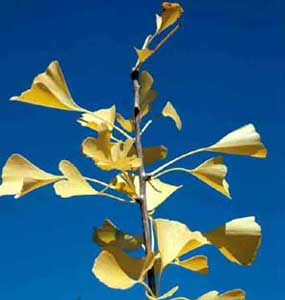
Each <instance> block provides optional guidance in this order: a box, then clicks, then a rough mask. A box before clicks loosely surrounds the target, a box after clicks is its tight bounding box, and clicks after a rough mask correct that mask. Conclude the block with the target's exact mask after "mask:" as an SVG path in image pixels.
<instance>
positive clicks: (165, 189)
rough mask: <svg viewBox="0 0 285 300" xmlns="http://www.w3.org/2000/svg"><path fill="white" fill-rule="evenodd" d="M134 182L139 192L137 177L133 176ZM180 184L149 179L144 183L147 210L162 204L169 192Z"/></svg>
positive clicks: (172, 191) (173, 190) (171, 192)
mask: <svg viewBox="0 0 285 300" xmlns="http://www.w3.org/2000/svg"><path fill="white" fill-rule="evenodd" d="M134 184H135V186H136V191H137V193H138V194H139V178H138V177H135V181H134ZM181 187H182V186H181V185H180V186H177V185H171V184H168V183H164V182H162V181H161V180H159V179H150V180H148V181H147V183H146V195H147V201H146V202H147V210H148V211H152V210H154V209H155V208H157V207H158V206H159V205H160V204H162V203H163V202H164V201H165V200H166V199H167V198H168V197H170V195H171V194H173V193H174V192H175V191H176V190H178V189H179V188H181Z"/></svg>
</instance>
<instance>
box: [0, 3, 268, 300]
mask: <svg viewBox="0 0 285 300" xmlns="http://www.w3.org/2000/svg"><path fill="white" fill-rule="evenodd" d="M182 13H183V8H182V7H181V6H180V5H179V4H178V3H168V2H164V3H163V4H162V13H161V15H157V16H156V30H155V32H154V33H153V34H151V35H148V36H147V37H146V38H145V40H144V42H143V45H142V47H141V48H135V50H136V53H137V61H136V63H135V65H134V67H133V68H132V70H131V80H132V83H133V95H134V105H133V113H132V115H131V116H129V117H128V118H125V117H124V116H123V115H121V114H120V113H119V112H117V110H116V107H115V105H113V106H111V107H109V108H103V109H99V110H96V111H93V110H88V109H86V108H83V107H81V106H79V105H78V104H77V103H76V102H75V101H74V100H73V98H72V96H71V94H70V92H69V89H68V86H67V84H66V81H65V79H64V76H63V73H62V70H61V68H60V65H59V63H58V62H57V61H53V62H51V63H50V65H49V66H48V67H47V69H46V70H45V72H43V73H41V74H39V75H38V76H36V77H35V79H34V81H33V83H32V86H31V88H30V89H28V90H26V91H24V92H23V93H22V94H21V95H20V96H15V97H12V98H11V100H13V101H20V102H24V103H30V104H34V105H40V106H45V107H50V108H54V109H61V110H66V111H73V112H76V113H79V114H80V116H79V117H78V120H77V121H78V123H79V124H80V125H82V126H85V127H88V128H90V129H91V130H93V131H94V132H96V134H95V135H94V136H93V135H92V136H91V137H87V138H86V139H85V140H84V141H83V142H82V145H81V150H82V153H83V154H84V155H85V156H86V157H88V158H90V159H91V160H92V161H93V163H94V164H95V165H96V166H97V167H98V168H100V169H102V170H104V171H111V170H113V171H114V170H115V171H116V172H117V173H116V176H115V177H113V178H112V177H111V178H110V180H109V182H103V181H101V180H100V179H97V178H93V177H89V176H88V177H86V176H85V175H83V174H81V172H80V171H79V170H78V168H77V167H76V166H75V165H74V164H73V163H71V162H70V161H67V160H62V161H60V162H59V173H58V174H50V173H47V172H46V171H43V170H41V169H40V168H38V167H37V166H35V165H34V164H32V163H31V162H30V161H29V160H27V159H26V158H25V157H23V156H21V155H20V154H12V155H11V156H10V157H9V158H8V160H7V162H6V164H5V165H4V167H3V171H2V184H1V186H0V195H1V196H4V195H14V197H15V198H20V197H22V196H24V195H26V194H28V193H30V192H32V191H33V190H35V189H38V188H40V187H43V186H45V185H48V184H53V187H54V190H55V193H56V194H57V195H58V196H60V197H62V198H69V197H73V196H86V195H89V196H90V195H92V196H96V197H103V196H104V197H109V198H112V199H114V200H117V201H122V202H126V203H129V204H131V205H137V206H138V208H139V209H140V212H141V219H142V234H141V235H132V234H130V233H125V232H123V231H122V230H120V229H119V228H118V227H117V226H116V225H115V224H114V223H113V222H112V221H111V220H108V219H107V220H105V221H104V222H103V224H102V226H101V227H99V228H96V230H95V231H94V233H93V240H94V242H95V243H96V244H97V245H98V246H99V247H100V253H99V255H98V257H97V258H96V259H95V262H94V265H93V268H92V271H93V273H94V275H95V276H96V277H97V278H98V279H99V280H100V281H101V282H102V283H103V284H105V285H107V286H108V287H110V288H114V289H128V288H131V287H132V286H134V285H136V284H140V285H142V286H143V288H144V289H145V294H146V296H147V297H148V298H149V299H150V300H155V299H165V298H169V299H172V300H174V299H176V300H178V299H188V298H186V297H177V296H174V294H175V293H176V292H177V290H178V286H175V287H173V288H170V289H169V290H168V291H166V292H165V293H163V294H160V292H159V286H160V281H161V278H162V273H163V271H164V270H165V269H166V268H167V267H168V266H169V265H172V264H175V265H177V266H180V267H182V268H184V269H187V270H190V271H193V272H197V273H201V274H207V273H208V271H209V266H208V259H207V257H206V256H205V255H193V254H192V251H193V250H197V249H199V248H200V247H203V246H205V245H208V246H213V247H216V248H217V249H218V251H219V252H220V253H221V254H222V255H223V256H224V257H225V258H226V259H228V260H229V261H231V262H233V263H236V264H240V265H251V264H252V263H253V261H254V259H255V257H256V252H257V249H258V247H259V245H260V240H261V227H260V225H259V224H258V223H257V222H256V221H255V218H254V217H252V216H250V217H243V218H239V219H234V220H231V221H229V222H227V223H226V224H224V225H221V226H220V227H218V228H216V229H214V230H211V231H209V232H200V231H193V230H192V229H190V228H189V227H187V225H185V224H183V223H181V222H178V221H175V220H168V219H162V218H157V217H156V209H157V208H158V206H159V205H160V204H161V203H163V202H164V201H165V200H166V199H167V198H169V197H170V196H171V195H172V194H173V193H174V192H175V191H177V190H178V189H180V188H181V187H182V186H181V185H175V184H170V183H168V182H165V181H164V179H163V180H162V179H161V177H162V176H164V175H166V174H167V173H170V172H185V173H188V174H190V175H193V176H195V177H196V178H198V179H199V180H201V181H202V182H204V183H205V184H207V185H209V186H210V187H212V188H213V189H215V190H216V191H218V192H219V193H221V194H223V195H224V196H226V197H228V198H230V197H231V196H230V192H229V184H228V183H227V181H226V178H225V177H226V174H227V167H226V165H225V164H224V159H223V157H222V156H214V157H211V158H209V159H208V160H206V161H205V162H203V163H202V164H200V165H198V166H197V167H196V168H194V169H187V168H184V167H183V165H182V166H179V165H177V163H179V162H180V161H181V160H183V159H184V158H186V157H189V156H191V155H194V154H197V153H200V152H210V153H212V152H214V153H224V154H235V155H245V156H250V157H259V158H264V157H266V154H267V152H266V149H265V147H264V145H263V144H262V142H261V140H260V136H259V134H258V133H257V132H256V130H255V127H254V126H253V125H252V124H247V125H244V126H243V127H241V128H238V129H236V130H233V131H232V132H230V133H228V134H226V135H225V136H224V137H222V138H220V139H218V140H217V141H216V142H215V143H213V144H212V145H209V146H203V147H201V148H199V149H195V150H191V151H188V152H186V153H184V154H182V155H180V156H178V157H176V158H174V159H172V160H169V161H168V162H166V163H164V164H162V165H160V166H159V167H158V168H156V169H152V170H151V169H150V170H149V168H151V165H152V164H153V163H154V162H156V161H158V160H162V159H165V158H166V157H167V154H168V150H167V148H166V147H165V146H162V145H155V146H152V147H149V148H145V147H143V145H142V135H143V133H144V132H145V131H146V130H147V129H148V128H149V126H150V125H151V123H152V122H153V121H154V119H147V118H148V113H149V112H150V111H151V109H152V106H153V102H154V100H155V99H156V97H157V92H156V91H155V90H154V89H153V87H152V86H153V78H152V76H151V75H150V73H149V72H148V71H146V70H141V69H142V66H143V64H144V63H145V62H146V61H147V60H148V59H150V57H151V56H153V55H154V54H155V53H157V52H158V50H159V49H160V48H161V46H163V45H164V44H165V43H166V42H167V41H168V40H169V39H170V37H171V36H172V35H173V34H175V33H176V32H177V31H178V29H179V28H180V24H177V23H178V21H179V19H180V17H181V15H182ZM159 114H160V116H161V117H166V118H170V119H172V120H173V121H174V124H175V126H176V127H177V129H178V130H181V129H182V121H181V119H180V117H179V115H178V113H177V111H176V110H175V108H174V106H173V104H172V103H171V102H167V103H166V104H165V106H164V108H163V109H162V111H161V112H160V113H159ZM146 168H148V169H146ZM112 174H113V173H112ZM139 249H141V250H143V252H144V255H143V256H142V257H140V258H138V257H137V255H136V256H135V255H132V252H133V251H136V250H139ZM190 297H191V299H200V300H218V299H229V300H243V299H245V292H244V291H243V290H241V289H236V290H230V291H226V292H222V293H220V292H218V291H210V292H207V293H206V294H204V295H202V296H200V297H198V298H197V297H195V296H194V297H193V296H192V295H191V296H190Z"/></svg>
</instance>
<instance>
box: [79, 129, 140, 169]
mask: <svg viewBox="0 0 285 300" xmlns="http://www.w3.org/2000/svg"><path fill="white" fill-rule="evenodd" d="M133 143H134V141H133V140H131V139H127V140H126V141H124V142H117V143H111V142H110V132H108V131H101V132H99V135H98V138H91V137H89V138H87V139H85V140H84V141H83V144H82V152H83V153H84V154H85V155H86V156H87V157H90V158H92V159H93V160H94V162H95V164H96V165H97V166H98V167H99V168H101V169H103V170H113V169H117V170H121V171H127V170H136V169H137V168H139V166H140V165H141V160H140V159H139V158H138V157H137V156H136V155H135V154H132V155H129V152H130V150H131V148H132V147H133Z"/></svg>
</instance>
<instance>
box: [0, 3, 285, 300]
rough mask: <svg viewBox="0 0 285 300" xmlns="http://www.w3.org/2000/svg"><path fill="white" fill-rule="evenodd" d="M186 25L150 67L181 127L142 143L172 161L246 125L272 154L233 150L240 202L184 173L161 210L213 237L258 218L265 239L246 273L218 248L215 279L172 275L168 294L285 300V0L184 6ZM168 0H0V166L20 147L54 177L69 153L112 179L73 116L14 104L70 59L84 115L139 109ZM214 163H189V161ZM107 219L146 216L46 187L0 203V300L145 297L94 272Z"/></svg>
mask: <svg viewBox="0 0 285 300" xmlns="http://www.w3.org/2000/svg"><path fill="white" fill-rule="evenodd" d="M180 3H181V5H182V6H183V7H184V9H185V14H184V17H183V27H182V29H181V30H180V31H179V32H178V33H177V34H176V36H175V37H173V38H172V39H171V41H169V43H168V45H167V46H166V47H163V48H162V49H161V51H160V53H159V54H158V55H156V56H154V57H153V58H152V59H151V60H150V61H149V63H147V64H146V65H145V68H146V69H147V70H148V71H149V72H150V73H151V74H152V75H153V77H154V79H155V88H156V89H157V90H158V91H159V94H160V96H159V98H158V100H157V102H156V103H155V105H154V111H157V112H158V111H160V109H161V108H162V106H163V105H164V103H165V102H166V101H167V100H171V101H172V102H173V104H174V105H175V107H176V109H177V111H178V112H179V113H180V115H181V117H182V120H183V130H182V132H178V133H177V131H176V130H175V127H174V126H173V125H172V124H171V122H170V121H169V120H161V121H160V122H158V123H157V124H154V125H153V127H152V130H150V131H149V132H147V133H146V135H145V140H144V144H145V145H153V144H164V145H166V146H167V147H168V148H169V152H170V154H169V156H170V157H174V156H176V155H178V154H180V153H182V152H185V151H187V150H190V149H194V148H197V147H200V146H205V145H208V144H210V143H212V142H214V141H216V140H217V139H218V138H220V137H222V136H223V135H225V134H226V133H227V132H229V131H231V130H233V129H236V128H238V127H240V126H242V125H244V124H247V123H249V122H252V123H254V124H255V125H256V128H257V130H258V131H259V132H260V133H261V135H262V138H263V141H264V143H265V144H266V145H267V148H268V151H269V156H268V158H267V159H266V160H260V159H254V158H247V157H234V156H227V157H226V163H227V165H228V167H229V175H228V181H229V183H230V185H231V193H232V196H233V199H232V200H231V201H229V200H228V199H226V198H224V197H223V196H222V195H220V194H218V193H217V192H215V191H214V190H211V189H210V188H208V187H207V186H205V185H203V184H202V183H201V182H199V181H198V180H195V179H194V178H191V177H190V176H186V175H185V174H183V175H182V174H176V175H171V176H168V177H164V179H165V180H166V181H168V182H170V183H178V182H179V183H180V182H181V183H183V184H184V189H182V190H179V191H178V192H177V193H176V194H175V195H174V196H173V197H172V198H170V199H169V200H168V201H166V202H165V203H164V204H163V205H162V206H161V207H160V208H159V209H158V210H157V216H159V217H163V218H171V219H177V220H179V221H182V222H185V223H187V224H188V225H189V226H190V228H192V229H199V230H208V229H212V228H214V227H215V226H217V225H220V224H222V223H224V222H226V221H228V220H231V219H233V218H237V217H242V216H250V215H255V216H256V217H257V220H258V222H259V223H260V224H262V227H263V235H264V238H263V243H262V246H261V249H260V252H259V254H258V257H257V260H256V263H255V264H254V265H253V266H252V267H251V268H248V267H240V266H237V265H235V264H231V263H229V262H228V261H226V260H225V259H224V257H222V256H221V255H220V254H219V252H218V251H216V250H215V249H208V248H207V249H203V250H202V251H201V253H204V254H207V255H209V259H210V266H211V272H210V274H209V275H208V276H207V277H203V276H199V275H196V274H192V273H190V272H187V271H186V270H180V269H176V268H169V269H168V270H167V271H166V274H165V276H164V277H163V285H162V287H163V289H164V290H166V289H167V288H170V287H172V286H174V285H175V284H179V285H180V293H179V295H183V296H186V297H190V298H194V297H196V296H199V295H200V294H202V293H204V292H206V291H208V290H212V289H217V290H220V291H224V290H228V289H231V288H238V287H241V288H244V289H245V290H246V291H247V294H248V297H247V299H250V300H263V299H264V300H265V299H274V300H281V299H283V297H282V296H283V294H284V293H283V287H282V286H281V283H282V282H281V278H284V276H285V272H284V259H283V258H282V252H283V250H282V249H284V247H285V241H284V238H283V236H284V233H283V230H284V224H285V221H284V220H285V210H284V208H285V204H284V189H283V187H284V167H285V165H284V158H285V150H284V149H285V142H284V138H283V137H284V129H285V128H284V108H285V105H284V97H285V88H284V87H285V82H284V69H285V39H284V33H285V32H284V31H285V30H284V28H285V27H284V26H285V24H284V23H285V21H284V20H285V15H284V12H285V2H284V1H282V0H270V1H269V0H258V1H257V0H251V1H248V0H217V1H212V0H203V1H186V0H185V1H181V2H180ZM159 9H160V1H150V0H144V1H129V0H128V1H114V0H109V1H102V0H97V1H87V0H86V1H65V0H62V1H55V0H49V1H46V0H43V1H35V0H21V1H20V0H18V1H16V0H10V1H1V3H0V37H1V47H0V67H1V73H0V78H1V89H0V105H1V109H0V120H1V121H0V129H1V141H0V154H1V155H0V163H1V165H3V164H4V163H5V161H6V159H7V158H8V156H9V155H10V154H11V153H15V152H16V153H21V154H22V155H24V156H26V157H27V158H29V159H30V160H31V161H33V162H34V163H35V164H36V165H38V166H40V167H41V168H43V169H44V170H46V171H49V172H54V173H56V172H57V163H58V162H59V161H60V160H61V159H68V160H70V161H72V162H74V163H75V164H76V165H78V166H80V167H81V170H82V172H83V173H84V174H86V175H89V176H94V177H97V178H103V179H105V180H108V178H109V177H108V175H106V174H103V173H102V172H101V171H99V170H98V169H96V168H95V167H94V165H93V164H92V162H91V161H90V160H88V159H87V158H85V157H83V156H82V155H81V154H80V144H81V142H82V141H83V139H84V138H85V137H87V136H90V135H92V132H90V131H89V130H88V129H86V128H81V127H80V126H79V124H78V123H77V122H76V119H77V118H78V115H77V114H74V113H72V112H64V111H56V110H52V109H48V108H43V107H36V106H30V105H25V104H21V103H12V102H9V101H8V99H9V97H10V96H13V95H17V94H19V93H20V92H21V91H23V90H25V89H26V88H28V87H29V86H30V84H31V81H32V79H33V77H34V76H35V75H36V74H38V73H40V72H42V71H43V70H44V69H45V68H46V66H47V65H48V64H49V62H50V61H52V60H53V59H58V60H59V61H60V63H61V65H62V68H63V70H64V73H65V77H66V79H67V81H68V84H69V87H70V90H71V92H72V95H73V97H74V99H76V101H77V102H78V103H79V104H80V105H82V106H83V107H84V106H85V107H87V108H89V109H94V110H96V109H99V108H102V107H108V106H110V105H112V104H116V105H117V108H118V110H119V111H120V112H122V113H123V114H124V115H127V114H130V113H131V105H132V92H131V83H130V80H129V70H130V68H131V66H132V65H133V64H134V61H135V54H134V50H133V46H140V45H141V43H142V41H143V38H144V37H145V36H146V34H148V33H151V32H152V30H153V28H154V15H155V13H156V12H159ZM207 157H209V156H208V155H199V156H197V157H194V158H191V159H187V160H185V162H184V165H185V166H189V167H194V166H196V165H197V164H198V163H200V162H202V161H203V160H204V159H205V158H207ZM106 217H109V218H111V219H112V220H113V222H114V223H115V224H117V225H118V226H119V227H121V228H122V229H124V230H126V231H130V232H134V233H139V232H140V221H139V211H138V208H137V207H135V206H132V207H129V206H127V205H124V204H120V203H116V202H115V201H112V200H108V199H99V198H92V197H85V198H72V199H67V200H62V199H59V198H57V197H56V196H54V193H53V189H52V187H46V188H42V189H40V190H37V191H36V192H34V193H31V194H29V195H27V196H25V197H23V198H22V199H20V200H18V201H15V200H13V199H12V198H11V197H3V198H1V200H0V237H1V238H0V241H1V242H0V243H1V247H0V266H1V272H0V299H5V300H16V299H17V300H18V299H31V300H33V299H35V300H36V299H41V300H48V299H49V300H50V299H53V300H67V299H76V297H78V296H81V298H82V300H92V299H98V298H100V299H106V300H107V299H114V298H115V299H117V300H123V299H124V300H127V299H133V298H137V299H142V297H143V295H142V289H141V288H139V287H135V288H133V289H132V290H129V291H127V292H121V291H117V290H110V289H108V288H106V287H105V286H103V285H102V284H100V283H99V282H98V281H97V280H96V279H95V278H94V276H93V275H92V273H91V267H92V264H93V260H94V258H95V257H96V255H97V253H98V249H97V248H96V246H95V245H94V244H93V243H92V241H91V235H92V228H93V227H94V226H99V225H100V224H101V223H102V221H103V219H104V218H106Z"/></svg>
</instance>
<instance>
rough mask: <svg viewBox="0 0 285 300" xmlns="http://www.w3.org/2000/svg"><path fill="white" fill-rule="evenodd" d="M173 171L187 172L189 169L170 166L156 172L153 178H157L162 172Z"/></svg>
mask: <svg viewBox="0 0 285 300" xmlns="http://www.w3.org/2000/svg"><path fill="white" fill-rule="evenodd" d="M175 171H181V172H186V173H189V170H188V169H186V168H171V169H166V170H164V171H162V172H160V173H158V174H156V175H155V176H153V178H158V177H160V176H162V175H164V174H167V173H171V172H175Z"/></svg>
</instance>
